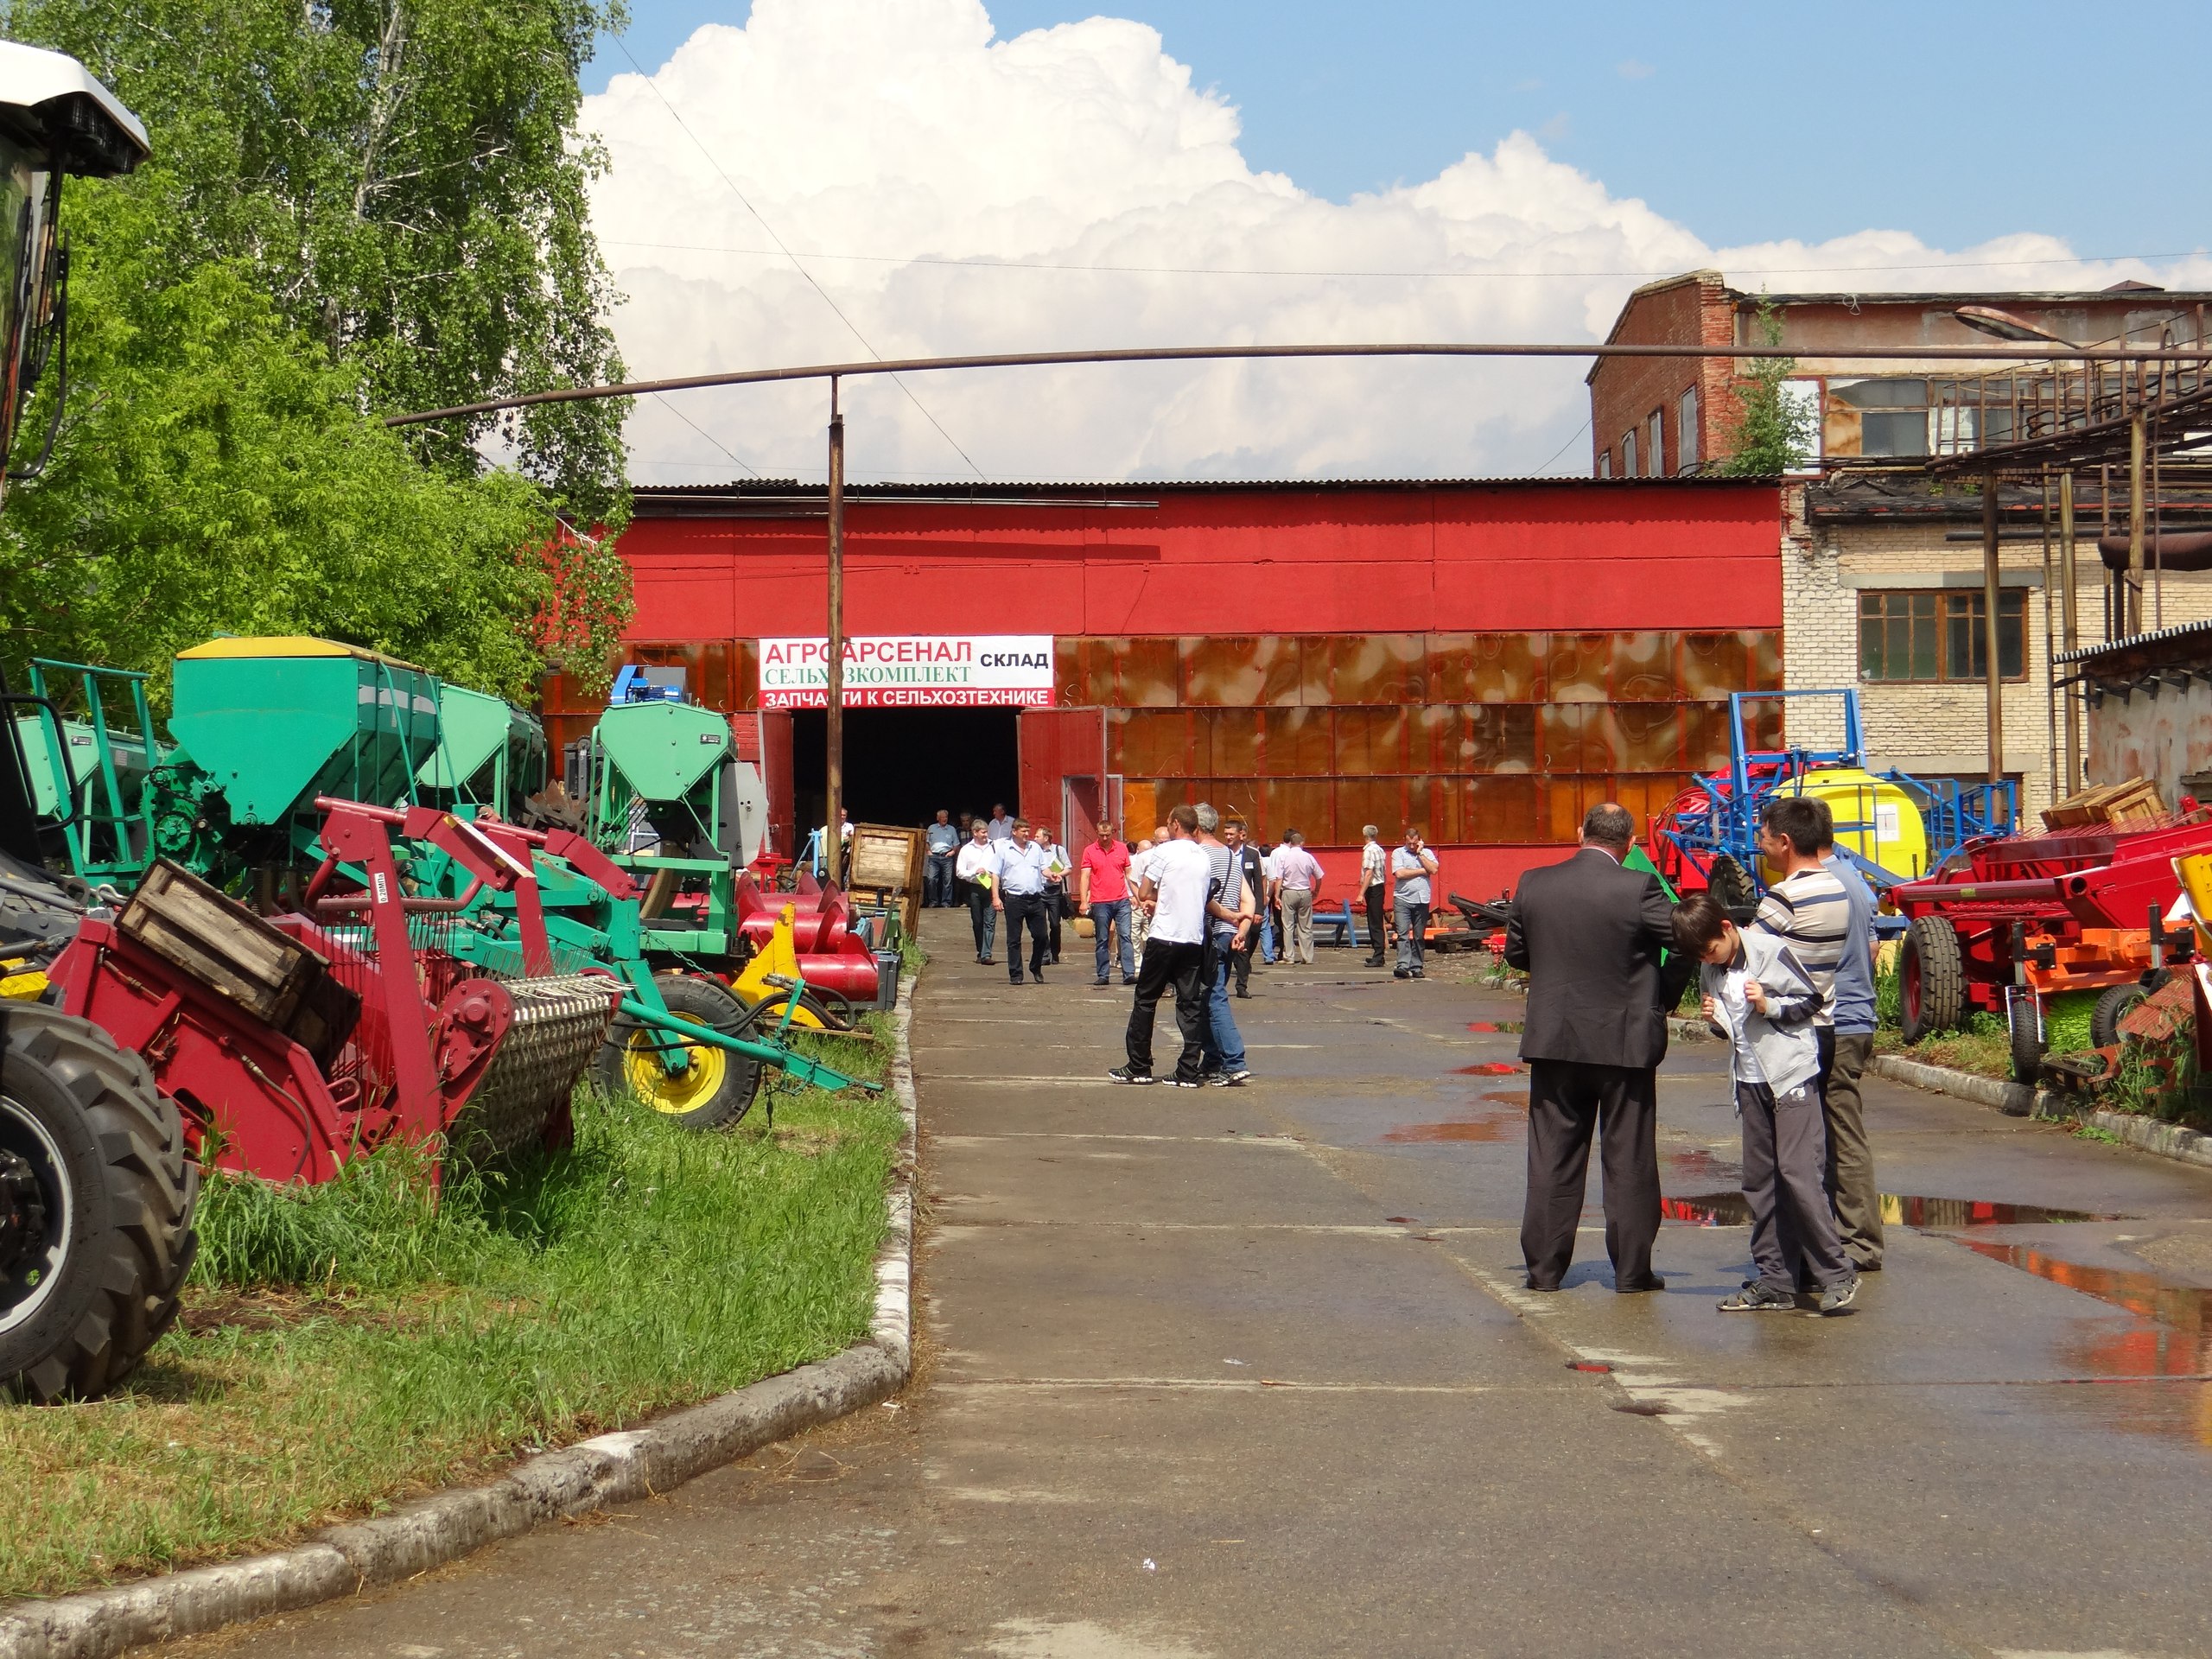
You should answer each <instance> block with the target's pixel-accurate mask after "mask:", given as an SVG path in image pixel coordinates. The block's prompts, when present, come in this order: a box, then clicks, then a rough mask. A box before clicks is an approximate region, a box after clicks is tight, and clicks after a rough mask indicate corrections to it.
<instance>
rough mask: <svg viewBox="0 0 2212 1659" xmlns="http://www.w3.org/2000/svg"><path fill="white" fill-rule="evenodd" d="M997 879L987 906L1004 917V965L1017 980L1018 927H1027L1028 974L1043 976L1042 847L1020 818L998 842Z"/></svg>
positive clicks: (1034, 977)
mask: <svg viewBox="0 0 2212 1659" xmlns="http://www.w3.org/2000/svg"><path fill="white" fill-rule="evenodd" d="M998 848H999V868H998V879H997V880H996V881H995V882H994V883H993V884H992V887H991V908H992V909H993V910H995V911H999V912H1003V913H1004V915H1005V917H1006V968H1007V974H1008V975H1009V976H1011V977H1012V980H1013V982H1014V983H1015V984H1016V985H1019V984H1020V983H1021V930H1022V928H1023V926H1024V925H1027V927H1028V929H1029V937H1030V941H1031V943H1030V946H1029V977H1030V978H1031V979H1032V980H1033V981H1034V982H1037V983H1039V984H1042V983H1043V982H1044V980H1045V954H1046V933H1045V859H1046V855H1045V849H1043V848H1042V847H1039V845H1038V844H1037V843H1036V842H1033V841H1032V840H1031V839H1030V838H1029V826H1028V825H1027V824H1026V823H1023V822H1022V821H1021V820H1020V819H1019V818H1016V819H1015V820H1014V827H1013V829H1012V830H1011V832H1010V833H1009V834H1008V835H1007V838H1006V839H1005V840H1004V841H1001V842H999V844H998Z"/></svg>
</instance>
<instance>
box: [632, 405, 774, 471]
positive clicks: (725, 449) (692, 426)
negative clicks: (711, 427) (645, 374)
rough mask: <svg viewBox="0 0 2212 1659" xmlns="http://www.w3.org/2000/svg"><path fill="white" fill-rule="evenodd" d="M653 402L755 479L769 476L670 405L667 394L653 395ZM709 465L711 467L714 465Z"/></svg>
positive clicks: (674, 406) (681, 411)
mask: <svg viewBox="0 0 2212 1659" xmlns="http://www.w3.org/2000/svg"><path fill="white" fill-rule="evenodd" d="M653 401H654V402H655V403H657V404H659V405H660V406H661V407H662V408H663V409H664V410H667V411H668V412H669V413H670V414H671V415H673V416H676V418H677V420H679V421H681V422H683V424H684V425H686V426H688V427H690V429H692V430H693V431H694V432H696V433H697V434H698V435H700V436H701V437H702V438H704V439H705V440H706V441H707V442H709V443H711V444H713V445H714V446H715V448H717V449H719V450H721V452H722V454H726V455H728V457H729V458H730V459H731V460H732V461H736V462H737V464H738V465H739V466H741V467H744V468H745V470H746V471H747V472H748V473H750V474H753V477H755V478H765V477H766V476H767V474H765V473H763V472H762V471H761V470H760V468H759V467H755V466H754V465H753V463H752V462H751V461H747V460H745V459H743V458H742V457H741V456H740V455H739V454H737V452H736V451H735V450H734V449H732V448H730V447H729V446H728V444H726V443H724V442H722V441H721V439H720V438H718V437H716V436H715V435H714V434H713V433H711V432H709V431H708V430H707V429H706V428H705V427H703V426H702V425H700V424H699V423H698V422H696V421H695V420H693V419H692V418H691V417H690V416H689V415H686V414H685V413H684V412H683V410H680V409H678V408H677V406H676V405H675V404H671V403H670V402H669V401H668V397H667V394H665V393H664V392H658V391H657V392H655V393H653ZM707 464H709V465H711V464H712V463H707Z"/></svg>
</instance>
